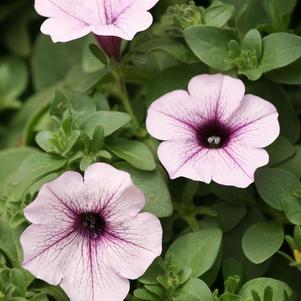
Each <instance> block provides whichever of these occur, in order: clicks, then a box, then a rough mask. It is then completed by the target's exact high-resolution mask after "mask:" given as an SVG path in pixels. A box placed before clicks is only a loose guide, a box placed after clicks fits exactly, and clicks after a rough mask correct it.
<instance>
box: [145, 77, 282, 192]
mask: <svg viewBox="0 0 301 301" xmlns="http://www.w3.org/2000/svg"><path fill="white" fill-rule="evenodd" d="M146 125H147V130H148V132H149V133H150V134H151V135H152V136H153V137H155V138H157V139H159V140H164V142H162V143H161V144H160V146H159V148H158V156H159V159H160V161H161V162H162V164H163V165H164V167H165V168H166V170H167V171H168V173H169V176H170V178H171V179H175V178H178V177H186V178H189V179H192V180H195V181H202V182H205V183H210V182H211V180H213V181H215V182H216V183H219V184H223V185H232V186H236V187H247V186H248V185H249V184H251V183H252V182H253V181H254V172H255V170H256V169H257V168H258V167H260V166H264V165H266V164H267V163H268V161H269V156H268V153H267V152H266V151H265V150H264V149H263V148H264V147H266V146H267V145H269V144H271V143H272V142H273V141H274V140H275V139H276V138H277V136H278V135H279V122H278V113H277V111H276V108H275V107H274V106H273V105H272V104H271V103H269V102H268V101H266V100H264V99H262V98H260V97H257V96H255V95H251V94H246V95H245V86H244V84H243V82H242V81H241V80H239V79H234V78H231V77H229V76H225V75H221V74H215V75H199V76H196V77H194V78H192V79H191V80H190V82H189V85H188V92H186V91H184V90H177V91H173V92H170V93H167V94H166V95H164V96H162V97H161V98H159V99H158V100H156V101H155V102H153V103H152V105H151V106H150V108H149V110H148V116H147V120H146Z"/></svg>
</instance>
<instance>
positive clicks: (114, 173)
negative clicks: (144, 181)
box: [83, 163, 145, 220]
mask: <svg viewBox="0 0 301 301" xmlns="http://www.w3.org/2000/svg"><path fill="white" fill-rule="evenodd" d="M84 179H85V190H86V195H87V197H86V198H85V201H84V205H83V208H89V209H90V210H92V211H93V209H97V208H100V209H101V211H103V214H104V215H105V217H106V218H109V219H111V218H112V219H118V220H123V219H128V218H130V217H132V216H135V215H137V213H138V212H139V211H141V210H142V208H143V207H144V205H145V198H144V194H143V192H142V191H141V190H140V189H138V188H137V187H136V186H135V185H134V184H133V182H132V180H131V177H130V175H129V174H128V173H127V172H124V171H120V170H118V169H116V168H114V167H112V166H111V165H108V164H105V163H95V164H92V165H90V166H89V167H88V168H87V169H86V171H85V176H84Z"/></svg>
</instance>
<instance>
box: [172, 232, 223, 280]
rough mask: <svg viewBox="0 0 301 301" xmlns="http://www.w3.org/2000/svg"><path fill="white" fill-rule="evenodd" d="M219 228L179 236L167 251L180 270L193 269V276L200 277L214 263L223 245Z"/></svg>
mask: <svg viewBox="0 0 301 301" xmlns="http://www.w3.org/2000/svg"><path fill="white" fill-rule="evenodd" d="M221 239H222V232H221V231H220V230H218V229H210V230H200V231H197V232H194V233H189V234H186V235H184V236H182V237H180V238H178V239H177V240H176V241H175V242H174V243H172V245H171V246H170V247H169V249H168V250H167V252H166V256H167V257H168V256H171V257H172V260H173V263H174V264H175V265H176V266H177V268H178V269H179V270H181V269H184V268H191V269H192V274H191V275H192V277H199V276H201V275H203V274H204V273H205V272H207V271H208V270H209V269H210V268H211V267H212V266H213V264H214V262H215V259H216V257H217V255H218V252H219V248H220V245H221Z"/></svg>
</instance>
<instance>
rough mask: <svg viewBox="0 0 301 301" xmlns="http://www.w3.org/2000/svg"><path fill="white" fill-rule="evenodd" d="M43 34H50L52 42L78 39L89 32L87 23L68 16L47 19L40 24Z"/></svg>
mask: <svg viewBox="0 0 301 301" xmlns="http://www.w3.org/2000/svg"><path fill="white" fill-rule="evenodd" d="M41 31H42V33H44V34H47V35H50V36H51V39H52V40H53V42H55V43H56V42H68V41H71V40H75V39H79V38H81V37H83V36H85V35H87V34H88V33H90V32H91V28H90V26H89V25H86V24H85V23H82V22H81V21H79V20H76V19H73V18H71V17H69V16H63V17H60V18H50V19H47V20H46V21H45V22H44V23H43V24H42V26H41Z"/></svg>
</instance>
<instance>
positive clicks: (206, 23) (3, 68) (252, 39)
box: [0, 0, 301, 301]
mask: <svg viewBox="0 0 301 301" xmlns="http://www.w3.org/2000/svg"><path fill="white" fill-rule="evenodd" d="M152 13H153V15H154V17H155V22H154V24H153V26H152V27H151V28H150V29H149V30H147V31H145V32H143V33H140V34H138V35H137V37H136V38H135V39H134V40H133V41H132V42H130V43H124V45H123V60H122V65H121V66H119V65H117V64H116V63H114V62H112V61H110V60H109V59H108V58H107V57H106V56H105V54H104V53H103V52H102V51H101V50H100V49H99V48H98V47H97V46H96V44H95V41H94V40H93V37H91V36H87V37H85V38H82V39H80V40H76V41H73V42H70V43H64V44H55V45H54V44H53V43H52V42H51V40H50V38H49V37H47V36H44V35H42V34H41V33H40V32H39V26H40V24H41V22H42V19H41V18H40V17H39V16H38V15H37V14H36V13H35V12H34V10H33V1H28V0H2V1H1V3H0V28H1V35H0V43H1V44H0V116H1V118H0V301H25V300H31V301H47V300H49V301H51V300H57V301H67V300H69V299H68V297H67V296H66V295H65V293H64V292H63V291H62V289H60V288H59V287H53V286H50V285H48V284H47V283H44V282H43V281H41V280H38V279H35V278H34V277H33V276H32V275H31V274H30V273H29V272H27V271H25V270H24V269H23V268H22V250H21V248H20V244H19V236H20V233H21V232H22V231H23V229H24V228H25V227H26V226H27V221H26V220H25V219H24V217H23V213H22V212H23V208H24V207H25V206H26V204H28V203H30V202H31V201H32V200H33V198H34V197H35V195H36V193H37V191H38V190H39V188H40V187H41V185H42V184H43V183H45V182H48V181H51V180H53V179H54V178H56V177H57V176H58V175H59V174H61V173H62V172H64V171H66V170H78V171H84V170H85V169H86V167H87V166H88V165H90V164H91V163H93V162H96V161H104V162H108V163H110V164H112V165H114V166H115V167H117V168H119V169H122V170H126V171H128V172H129V173H130V174H131V176H132V178H133V181H134V182H135V183H136V185H137V186H139V187H140V188H141V189H142V190H143V191H144V193H145V195H146V207H145V209H144V210H145V211H149V212H152V213H153V214H155V215H156V216H158V217H159V218H161V221H162V224H163V227H164V252H163V254H162V257H160V258H158V259H157V260H156V261H155V262H154V263H153V265H152V266H151V267H150V268H149V270H148V271H147V272H146V274H145V275H144V276H142V277H141V278H140V279H138V281H135V282H133V285H132V290H131V292H130V294H129V296H128V297H127V300H129V301H138V300H149V301H300V300H301V286H300V284H301V228H300V225H301V183H300V177H301V142H300V113H301V86H300V85H301V1H300V0H299V1H297V0H220V1H196V3H193V2H187V1H184V0H183V1H182V0H160V1H159V3H158V5H157V6H156V7H155V8H154V9H153V11H152ZM216 72H222V73H226V74H230V75H232V76H235V77H239V78H241V79H242V80H243V81H244V83H245V84H246V87H247V92H250V93H254V94H256V95H259V96H262V97H263V98H265V99H267V100H269V101H270V102H272V103H273V104H274V105H275V106H276V107H277V109H278V111H279V120H280V126H281V135H280V136H279V138H278V139H277V140H276V141H275V142H274V143H273V144H272V145H271V146H269V147H268V152H269V155H270V163H269V165H268V166H267V167H264V168H261V169H260V170H258V172H257V173H256V178H255V184H254V185H251V186H250V187H249V188H247V189H238V188H232V187H223V186H221V185H217V184H214V183H212V184H210V185H205V184H202V183H196V182H192V181H189V180H185V179H178V180H175V181H168V177H167V175H166V173H165V171H164V169H163V168H162V166H160V163H159V162H158V159H157V157H156V148H157V146H158V142H157V141H155V140H154V139H152V138H151V137H150V136H149V135H148V134H147V132H146V130H145V116H146V110H147V107H148V106H149V105H150V104H151V103H152V101H154V100H155V99H156V98H158V97H160V96H161V95H163V94H164V93H166V92H168V91H171V90H174V89H180V88H181V89H185V88H186V86H187V83H188V81H189V79H190V78H191V77H192V76H194V75H196V74H201V73H216ZM116 78H117V79H118V78H122V80H123V81H124V82H125V84H126V87H127V90H128V98H129V100H130V102H131V104H132V107H133V109H134V115H135V116H136V118H137V122H136V123H135V122H133V119H132V117H133V116H130V115H131V114H128V113H126V112H125V111H126V110H125V108H124V106H123V105H122V101H123V100H124V99H123V98H124V91H123V90H122V86H119V85H118V84H116Z"/></svg>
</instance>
